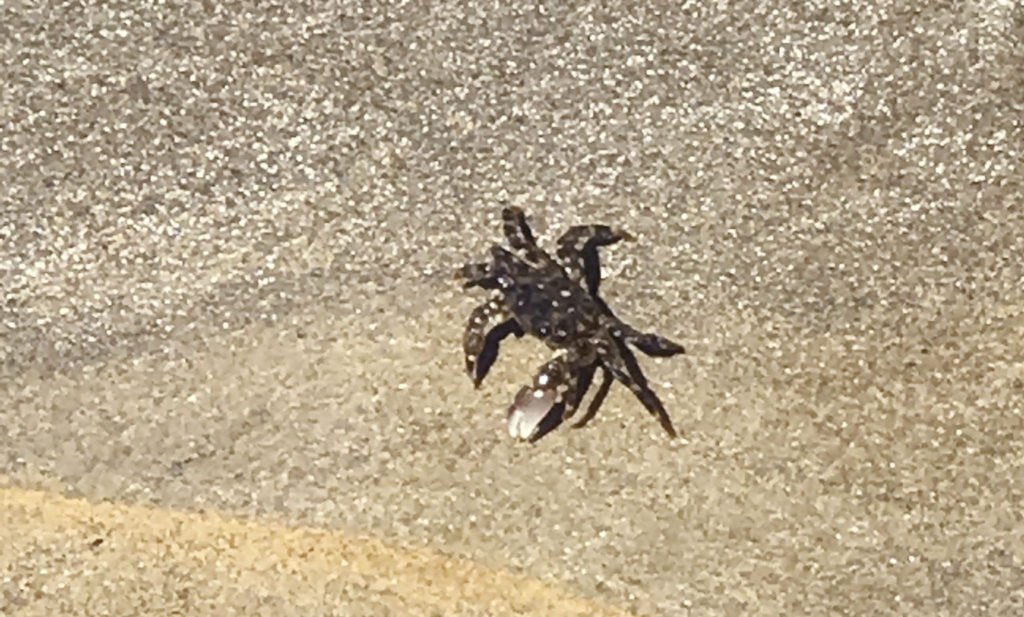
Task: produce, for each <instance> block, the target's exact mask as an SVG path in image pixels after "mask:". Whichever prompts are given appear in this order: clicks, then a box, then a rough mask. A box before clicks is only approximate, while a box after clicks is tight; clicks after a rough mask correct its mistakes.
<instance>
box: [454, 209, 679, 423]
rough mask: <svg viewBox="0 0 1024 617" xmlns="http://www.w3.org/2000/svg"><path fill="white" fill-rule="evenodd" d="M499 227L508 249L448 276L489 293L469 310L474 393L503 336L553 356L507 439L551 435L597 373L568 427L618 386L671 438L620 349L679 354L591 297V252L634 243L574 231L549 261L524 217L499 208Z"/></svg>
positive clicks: (594, 283)
mask: <svg viewBox="0 0 1024 617" xmlns="http://www.w3.org/2000/svg"><path fill="white" fill-rule="evenodd" d="M501 220H502V228H503V231H504V234H505V237H506V239H507V240H508V243H509V245H510V247H511V249H512V250H507V249H505V248H503V247H502V246H499V245H493V246H492V247H491V249H490V261H489V262H485V263H470V264H467V265H465V266H463V267H462V268H461V269H460V270H459V271H458V272H457V278H459V279H461V280H462V281H464V282H463V287H464V288H465V289H470V288H481V289H485V290H489V291H491V293H492V295H491V297H490V298H489V299H488V300H487V301H486V302H484V303H483V304H480V305H479V306H477V307H476V308H475V309H474V310H473V311H472V313H471V314H470V318H469V323H468V324H467V325H466V329H465V334H464V336H463V341H462V345H463V351H464V353H465V364H466V372H467V374H468V375H469V377H470V379H472V381H473V385H474V387H476V388H477V389H479V388H480V385H481V383H482V382H483V380H484V378H485V377H486V376H487V373H488V371H490V369H491V367H492V366H493V365H494V362H495V361H496V360H497V357H498V351H499V347H500V345H501V344H502V342H503V341H505V340H506V339H507V338H508V337H510V336H515V337H516V338H521V337H523V336H525V335H530V336H533V337H536V338H538V339H540V340H541V341H543V342H544V343H545V344H546V345H547V346H548V347H549V348H551V349H552V350H554V351H555V354H554V357H553V358H552V359H551V360H549V361H548V362H546V363H544V364H543V365H542V366H541V367H540V369H539V370H538V371H537V372H536V374H535V376H534V378H533V382H532V384H531V385H529V386H523V387H522V388H521V389H520V390H519V392H518V394H517V395H516V397H515V400H514V402H513V403H512V405H511V406H510V407H509V408H508V412H507V416H508V426H509V433H510V435H511V436H512V437H513V438H517V439H522V440H526V441H529V442H531V443H532V442H535V441H537V440H539V439H540V438H541V437H543V436H544V435H546V434H547V433H549V432H550V431H552V430H554V429H555V428H557V427H558V426H559V425H561V424H562V422H563V421H566V420H568V419H569V418H571V417H572V416H573V415H574V414H575V413H576V411H577V409H578V408H579V406H580V404H581V402H582V400H583V397H584V396H585V395H586V393H587V390H588V389H589V388H590V386H591V384H592V382H593V380H594V376H595V375H596V374H597V372H598V371H600V373H601V383H600V385H599V386H598V388H597V392H596V393H595V394H594V397H593V399H592V400H591V402H590V404H589V405H588V407H587V410H586V412H585V413H584V414H583V416H582V417H581V418H580V419H579V420H577V421H576V422H575V423H574V424H573V425H572V426H573V427H574V428H580V427H583V426H585V425H586V424H587V423H588V422H589V421H590V420H591V419H593V418H594V416H595V415H596V414H597V411H598V408H599V407H600V406H601V404H602V403H603V402H604V399H605V397H606V396H607V394H608V391H609V389H610V388H611V386H612V384H613V382H614V381H619V382H620V383H622V384H624V385H625V386H626V387H628V388H629V389H630V391H632V392H633V394H634V395H635V396H636V398H637V399H639V401H640V402H641V403H642V404H643V406H644V407H645V408H646V409H647V411H648V412H650V414H651V415H653V416H654V417H655V418H656V419H657V420H658V422H659V423H660V424H661V427H662V428H663V429H664V430H665V432H666V433H668V435H669V436H670V437H676V430H675V428H674V427H673V426H672V420H671V418H670V417H669V415H668V412H666V411H665V406H664V405H663V404H662V402H661V399H659V398H658V395H657V394H655V392H654V390H652V389H651V387H650V384H648V382H647V379H646V377H644V374H643V371H641V369H640V365H639V363H638V362H637V359H636V356H635V355H634V354H633V352H632V350H630V348H629V346H630V345H632V346H633V347H635V348H637V349H639V350H640V351H642V352H643V353H644V354H646V355H648V356H652V357H671V356H675V355H677V354H682V353H685V349H684V348H683V346H682V345H680V344H678V343H674V342H672V341H670V340H668V339H667V338H664V337H662V336H660V335H658V334H654V333H650V332H642V331H640V330H638V329H636V328H634V327H633V326H631V325H629V324H627V323H625V322H624V321H622V320H621V319H619V318H618V317H616V316H615V314H614V313H613V312H612V310H611V309H610V308H609V307H608V305H607V303H605V301H604V300H603V299H602V298H601V296H600V295H599V293H598V291H599V287H600V284H601V265H600V260H599V257H598V248H600V247H603V246H609V245H611V244H615V243H617V242H620V241H623V240H634V238H633V236H631V235H630V234H629V233H628V232H626V231H625V230H622V229H618V228H613V227H610V226H608V225H577V226H573V227H570V228H569V229H568V230H567V231H566V232H565V233H564V234H563V235H562V236H561V237H560V238H559V239H558V241H557V249H556V251H555V254H554V255H550V254H549V253H547V252H545V251H544V250H542V249H541V248H540V247H539V246H538V245H537V241H536V239H535V238H534V235H533V231H532V230H531V229H530V225H529V223H528V221H527V218H526V214H525V213H524V212H523V210H521V209H520V208H516V207H510V206H505V207H503V208H502V211H501Z"/></svg>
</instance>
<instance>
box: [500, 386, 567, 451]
mask: <svg viewBox="0 0 1024 617" xmlns="http://www.w3.org/2000/svg"><path fill="white" fill-rule="evenodd" d="M557 397H558V393H557V392H556V391H555V390H545V389H538V388H533V387H530V386H523V387H522V388H521V389H520V390H519V393H518V394H517V395H516V398H515V401H514V402H513V403H512V405H510V406H509V408H508V412H507V415H508V434H509V435H511V436H512V437H513V438H514V439H521V440H524V441H530V442H534V441H537V440H538V439H540V438H541V437H543V436H544V435H546V434H548V433H550V432H551V431H552V430H553V429H554V428H555V427H556V426H558V425H559V424H561V423H562V408H563V407H564V406H565V405H564V403H557V404H556V400H557Z"/></svg>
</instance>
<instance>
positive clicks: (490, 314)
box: [462, 297, 523, 388]
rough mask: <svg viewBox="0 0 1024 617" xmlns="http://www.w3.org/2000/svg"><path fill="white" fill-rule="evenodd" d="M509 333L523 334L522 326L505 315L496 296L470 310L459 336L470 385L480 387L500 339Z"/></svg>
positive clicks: (496, 356) (492, 363)
mask: <svg viewBox="0 0 1024 617" xmlns="http://www.w3.org/2000/svg"><path fill="white" fill-rule="evenodd" d="M510 334H514V335H516V336H517V337H520V336H523V329H522V328H520V327H519V324H518V323H516V321H515V320H514V319H512V318H511V317H510V316H509V314H508V311H507V310H506V309H505V305H504V304H503V303H502V301H501V298H500V297H494V298H492V299H491V300H489V301H487V302H485V303H484V304H481V305H480V306H478V307H476V308H475V309H473V312H472V313H471V314H470V317H469V323H468V324H467V325H466V332H465V334H464V335H463V338H462V349H463V351H464V352H465V354H466V373H468V374H469V376H470V378H471V379H472V380H473V386H474V387H477V388H479V387H480V383H481V382H482V381H483V380H484V377H486V376H487V372H488V371H489V370H490V369H491V366H493V365H494V361H495V360H496V359H497V358H498V348H499V346H500V345H501V342H502V341H503V340H504V339H505V338H507V337H508V336H509V335H510Z"/></svg>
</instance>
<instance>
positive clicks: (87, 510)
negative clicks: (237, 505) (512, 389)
mask: <svg viewBox="0 0 1024 617" xmlns="http://www.w3.org/2000/svg"><path fill="white" fill-rule="evenodd" d="M0 523H2V524H0V546H3V547H4V549H3V551H0V571H2V572H5V573H6V574H5V576H4V578H6V579H7V581H8V582H7V584H6V585H5V586H6V588H7V589H8V591H9V592H12V593H9V594H7V597H8V598H9V599H11V600H12V601H13V608H14V609H15V613H17V614H70V613H74V614H98V613H105V614H130V613H132V611H137V610H140V609H143V610H155V609H157V608H159V609H161V610H168V609H177V610H178V611H180V610H185V611H186V612H187V613H188V614H190V615H198V614H210V615H212V614H217V615H224V614H229V613H234V612H237V611H238V609H241V611H243V612H249V611H250V609H253V608H255V607H256V606H258V605H259V604H262V603H264V602H273V603H274V606H276V607H277V608H279V609H286V612H292V611H294V610H296V609H298V610H299V611H300V612H302V613H303V614H325V613H327V614H331V613H333V614H342V613H340V612H339V610H340V609H345V608H347V609H348V612H346V613H344V614H351V611H352V609H353V608H354V607H359V606H372V607H374V614H379V613H380V610H381V609H384V610H385V611H386V612H387V613H389V614H398V615H446V616H447V615H458V614H486V615H533V614H536V615H567V616H568V615H617V616H625V615H628V613H626V612H624V611H622V610H619V609H615V608H612V607H608V606H603V605H599V604H596V603H594V602H591V601H588V600H584V599H581V598H577V597H573V596H572V595H571V594H570V593H568V592H567V591H565V590H562V589H559V588H558V587H556V586H554V585H549V584H546V583H543V582H541V581H539V580H536V579H530V578H526V577H522V576H517V575H514V574H511V573H508V572H501V571H496V570H493V569H490V568H487V567H485V566H482V565H480V564H476V563H473V562H468V561H464V560H460V559H456V558H452V557H448V556H444V555H441V554H438V553H436V552H433V551H429V550H425V549H402V548H396V547H393V546H389V545H387V544H385V543H384V542H381V541H380V540H377V539H374V538H365V537H354V536H351V535H348V534H345V533H343V532H339V531H329V530H322V529H314V528H303V527H288V526H285V525H279V524H276V523H267V522H260V521H254V520H240V519H233V518H229V517H227V516H225V515H222V514H217V513H186V512H174V511H167V510H160V509H157V508H151V507H142V506H128V505H123V504H113V503H100V504H96V503H90V502H88V501H85V500H80V499H68V498H65V497H61V496H57V495H54V494H51V493H45V492H39V491H29V490H22V489H15V488H0ZM40 559H46V560H48V561H49V562H50V563H49V564H47V565H45V567H44V566H41V565H40V564H39V563H37V562H38V561H39V560H40ZM126 596H135V597H126ZM175 604H176V605H177V606H171V605H175ZM233 604H234V606H232V605H233ZM247 605H248V607H247ZM111 609H114V610H111ZM287 609H291V610H287ZM225 611H227V612H225ZM172 612H173V611H172ZM136 614H141V613H136Z"/></svg>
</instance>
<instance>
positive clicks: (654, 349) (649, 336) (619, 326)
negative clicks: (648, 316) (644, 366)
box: [605, 311, 686, 358]
mask: <svg viewBox="0 0 1024 617" xmlns="http://www.w3.org/2000/svg"><path fill="white" fill-rule="evenodd" d="M609 313H611V311H609ZM613 319H614V321H613V322H611V323H609V322H605V323H606V324H608V329H609V330H610V331H611V333H612V334H613V335H614V336H616V337H621V338H622V340H624V341H626V342H627V343H629V344H630V345H632V346H634V347H636V348H637V349H639V350H640V351H642V352H644V353H645V354H647V355H648V356H651V357H655V358H668V357H671V356H675V355H678V354H681V353H686V349H685V348H684V347H683V346H682V345H680V344H679V343H674V342H672V341H670V340H668V339H667V338H665V337H663V336H661V335H658V334H654V333H653V332H641V331H640V330H637V329H636V328H634V327H633V326H631V325H629V324H627V323H625V322H623V321H622V320H621V319H619V318H617V317H613Z"/></svg>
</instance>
